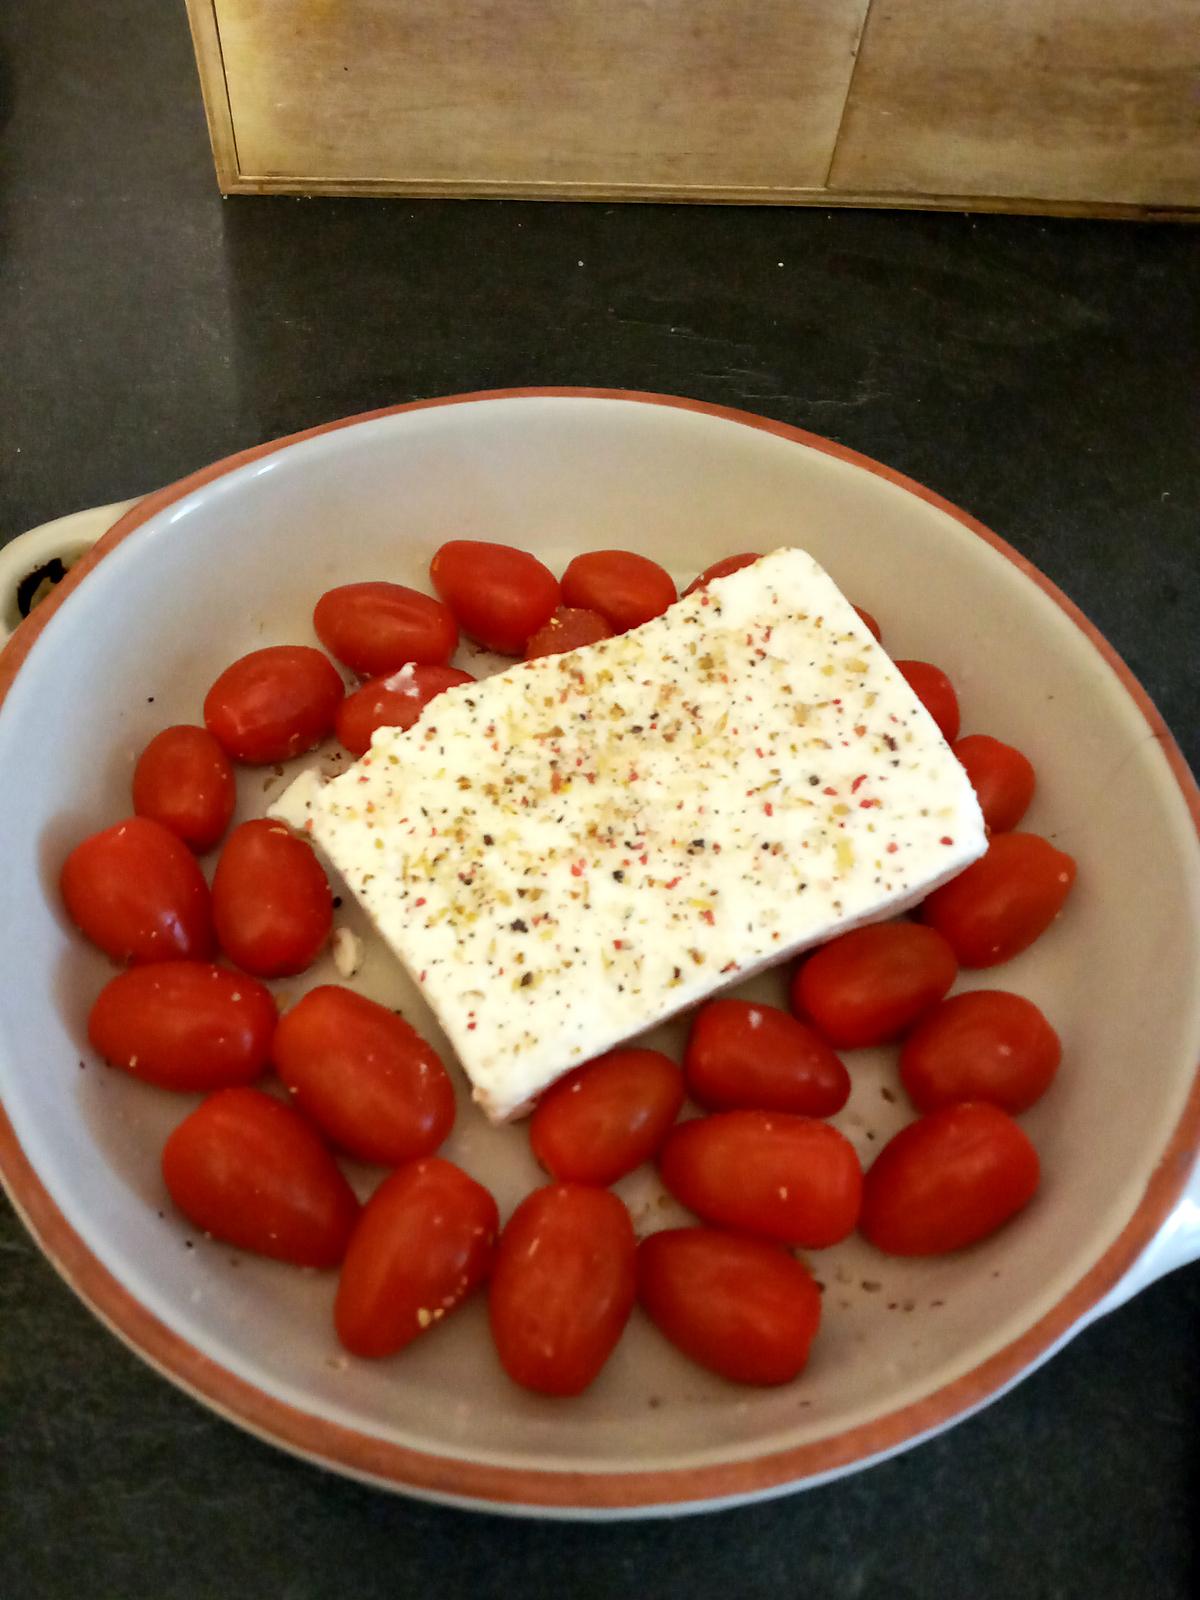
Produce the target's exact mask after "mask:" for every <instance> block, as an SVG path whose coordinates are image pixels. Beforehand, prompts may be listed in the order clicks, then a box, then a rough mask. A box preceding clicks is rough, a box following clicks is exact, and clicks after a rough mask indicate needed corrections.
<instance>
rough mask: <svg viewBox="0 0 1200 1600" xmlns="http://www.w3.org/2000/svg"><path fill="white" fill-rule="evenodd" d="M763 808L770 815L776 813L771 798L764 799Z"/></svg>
mask: <svg viewBox="0 0 1200 1600" xmlns="http://www.w3.org/2000/svg"><path fill="white" fill-rule="evenodd" d="M763 810H764V811H765V812H766V814H767V815H768V816H769V817H773V816H774V815H775V807H774V806H773V805H772V804H771V802H770V801H769V800H764V801H763Z"/></svg>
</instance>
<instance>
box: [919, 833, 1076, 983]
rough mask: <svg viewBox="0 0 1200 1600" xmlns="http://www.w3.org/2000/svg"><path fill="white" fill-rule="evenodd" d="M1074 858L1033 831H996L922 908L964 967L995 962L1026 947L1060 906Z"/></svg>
mask: <svg viewBox="0 0 1200 1600" xmlns="http://www.w3.org/2000/svg"><path fill="white" fill-rule="evenodd" d="M1074 882H1075V862H1074V860H1073V859H1072V858H1071V857H1070V856H1069V855H1066V854H1065V853H1064V852H1063V851H1062V850H1056V849H1055V848H1054V846H1053V845H1052V844H1050V843H1049V841H1048V840H1046V839H1043V838H1041V837H1040V835H1038V834H1036V833H998V834H995V835H994V836H993V838H992V841H991V843H990V844H989V845H988V848H987V854H986V855H984V856H981V857H980V859H979V860H978V861H974V862H972V863H971V865H970V866H969V867H968V868H967V870H966V871H965V872H961V873H960V874H959V875H958V877H957V878H952V879H951V880H950V882H949V883H945V884H943V885H942V887H941V888H940V889H935V890H934V891H933V893H932V894H931V895H930V896H929V898H928V899H927V900H926V901H925V903H924V905H923V906H922V908H921V915H922V916H923V917H924V918H925V921H926V922H927V923H928V924H929V925H930V927H932V928H936V929H937V931H938V932H939V933H940V934H942V935H943V937H944V938H946V939H947V940H949V942H950V944H951V946H952V947H953V950H954V953H955V955H956V956H957V957H958V959H959V961H960V962H961V963H962V965H963V966H964V967H995V966H998V965H999V964H1000V962H1002V961H1009V960H1011V959H1012V957H1013V956H1016V955H1020V953H1021V951H1022V950H1027V949H1028V948H1029V946H1030V945H1031V944H1032V943H1033V941H1034V940H1035V939H1036V938H1038V937H1039V936H1040V935H1041V934H1043V933H1044V932H1045V931H1046V929H1047V928H1048V927H1049V926H1050V924H1051V923H1052V922H1053V921H1054V919H1055V917H1056V916H1057V915H1058V913H1059V912H1060V911H1061V910H1062V908H1063V902H1064V901H1065V900H1066V898H1067V895H1068V894H1069V893H1070V892H1071V885H1072V884H1073V883H1074Z"/></svg>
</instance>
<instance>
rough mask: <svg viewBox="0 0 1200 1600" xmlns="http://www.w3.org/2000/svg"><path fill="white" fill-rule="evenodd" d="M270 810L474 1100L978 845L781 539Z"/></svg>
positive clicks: (518, 670) (554, 1068) (516, 1111)
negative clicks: (412, 998) (428, 1011)
mask: <svg viewBox="0 0 1200 1600" xmlns="http://www.w3.org/2000/svg"><path fill="white" fill-rule="evenodd" d="M272 815H274V816H276V817H279V818H281V819H283V820H284V821H286V822H289V823H290V824H291V825H292V826H294V827H297V828H300V829H303V830H304V831H305V832H307V833H308V835H309V836H310V837H311V838H312V840H313V841H314V843H316V844H317V845H318V846H319V848H320V849H321V850H322V851H323V853H324V854H325V856H326V857H327V858H328V859H329V860H330V861H331V862H332V864H333V866H334V867H335V868H336V869H337V871H338V872H339V873H340V874H341V876H342V877H343V878H344V880H345V882H346V884H347V886H348V887H349V888H350V890H351V891H352V892H353V893H354V894H355V895H356V896H357V898H358V899H359V901H360V902H361V903H362V905H363V907H364V908H365V910H366V912H367V914H368V915H369V917H370V918H371V920H372V922H373V923H374V926H375V927H376V929H377V930H378V932H379V933H380V935H381V936H382V937H383V939H385V940H386V941H387V943H388V944H389V945H390V946H391V948H392V949H393V950H394V951H395V952H396V954H397V955H398V956H399V957H400V960H401V961H402V962H403V963H404V965H405V967H406V968H407V970H408V971H409V973H410V974H411V975H412V977H413V979H414V980H415V981H416V983H417V984H419V985H420V988H421V990H422V992H423V994H424V995H425V997H426V999H427V1000H428V1002H429V1004H430V1006H431V1007H432V1009H433V1011H434V1012H435V1014H436V1015H437V1017H438V1019H439V1021H440V1022H441V1024H442V1026H443V1028H444V1029H445V1031H446V1034H447V1036H448V1037H449V1039H450V1041H451V1043H452V1045H453V1047H454V1049H455V1050H456V1051H457V1053H458V1056H459V1059H460V1060H461V1062H462V1066H463V1068H464V1070H465V1071H466V1073H467V1075H468V1077H469V1078H470V1080H471V1084H472V1087H473V1090H474V1096H475V1099H476V1100H477V1101H478V1102H479V1104H480V1105H481V1106H482V1107H483V1109H484V1111H485V1112H486V1113H487V1115H488V1116H489V1117H490V1118H491V1119H492V1120H494V1121H504V1120H506V1119H508V1118H510V1117H513V1116H516V1115H520V1114H521V1113H522V1112H524V1111H525V1110H527V1109H528V1108H529V1107H530V1105H531V1103H532V1102H533V1100H534V1099H535V1097H536V1096H537V1095H538V1094H539V1093H540V1092H541V1091H542V1090H544V1089H545V1088H546V1087H547V1086H548V1085H549V1084H551V1083H552V1082H553V1081H554V1080H555V1079H556V1078H557V1077H559V1076H560V1075H561V1074H562V1073H564V1072H566V1071H568V1070H569V1069H570V1068H571V1067H573V1066H576V1065H578V1064H579V1063H580V1062H582V1061H585V1060H588V1059H589V1058H591V1057H593V1056H596V1055H599V1054H600V1053H601V1052H602V1051H604V1050H607V1049H610V1048H612V1047H613V1046H614V1045H617V1044H619V1043H620V1042H621V1041H622V1040H625V1039H628V1038H630V1037H631V1036H633V1035H635V1034H638V1033H640V1032H642V1031H643V1030H644V1029H646V1028H649V1027H651V1026H653V1025H654V1024H655V1023H657V1022H660V1021H661V1020H662V1019H664V1018H665V1017H668V1016H670V1015H672V1014H673V1013H675V1012H677V1011H680V1010H682V1009H683V1008H685V1007H687V1006H691V1005H693V1004H695V1002H697V1001H699V1000H703V999H704V998H705V997H706V996H709V995H711V994H713V993H714V991H716V990H719V989H722V988H725V987H728V986H729V985H731V984H735V983H737V982H739V981H740V980H741V979H742V978H744V977H746V976H748V975H749V974H751V973H753V972H755V971H757V970H759V969H761V968H762V967H765V966H768V965H770V964H772V963H775V962H778V961H782V960H783V959H784V958H785V957H786V956H790V955H794V954H795V953H796V952H797V951H801V950H804V949H806V948H808V947H809V946H811V945H815V944H818V943H820V942H822V941H823V940H826V939H829V938H831V937H832V936H833V935H835V934H838V933H843V932H845V931H846V930H848V929H850V928H854V927H857V926H858V925H860V924H862V923H866V922H872V921H877V920H879V919H881V918H884V917H888V916H892V915H894V914H895V913H897V912H900V911H902V910H904V909H905V908H906V907H909V906H911V905H913V904H915V903H916V902H917V901H919V900H921V899H922V898H923V897H924V896H925V895H926V894H927V893H928V892H929V891H930V890H931V889H932V888H934V887H935V886H936V885H937V884H940V883H942V882H944V881H945V880H946V879H947V878H950V877H953V876H954V874H955V873H957V872H960V871H961V870H962V869H963V867H965V866H966V865H967V864H968V863H969V862H971V861H973V860H975V859H976V857H978V856H979V855H981V854H982V853H983V850H984V847H985V837H984V828H983V819H982V817H981V815H980V812H979V807H978V804H977V803H976V800H975V795H974V792H973V791H972V789H971V785H970V783H969V782H968V780H967V777H966V774H965V773H964V771H963V769H962V767H961V766H960V765H959V763H958V762H957V761H956V760H955V758H954V756H953V755H952V754H951V752H950V749H949V747H948V746H947V744H946V743H945V741H944V740H943V739H942V737H941V735H940V734H939V732H938V730H937V727H936V726H935V724H934V722H933V720H932V718H931V717H930V716H929V714H928V713H927V712H926V711H925V709H924V707H923V706H922V705H921V704H920V702H919V701H918V700H917V698H916V696H915V695H914V694H913V692H912V690H911V689H910V688H909V687H908V685H907V683H905V681H904V679H903V678H902V677H901V675H900V673H899V672H898V671H897V669H896V667H895V666H894V665H893V663H892V661H891V660H890V658H889V657H888V656H887V655H886V654H885V652H884V651H883V650H882V649H881V648H880V646H879V645H877V644H876V643H875V641H874V639H873V638H872V637H871V635H870V634H869V633H868V632H867V630H866V629H865V628H864V627H863V625H862V623H861V622H860V620H859V618H858V617H857V615H856V614H855V612H854V609H853V607H852V606H851V605H850V604H849V602H848V601H847V600H846V599H845V597H844V596H843V595H842V594H841V592H840V591H839V590H838V588H837V587H836V585H835V584H834V583H833V581H832V580H831V579H830V578H829V577H828V576H827V575H826V573H825V572H824V571H823V570H822V569H821V568H820V567H819V566H818V565H817V563H816V562H815V561H814V560H813V559H812V557H811V556H809V555H807V554H806V553H805V552H804V551H802V550H795V549H783V550H777V551H775V552H774V553H773V554H771V555H768V556H764V557H763V558H762V559H761V560H760V561H758V562H756V563H755V564H754V565H753V566H750V567H747V568H744V569H743V570H742V571H740V572H736V573H734V574H732V575H731V576H729V577H727V578H723V579H720V580H719V581H717V582H715V583H713V584H712V585H711V587H710V588H709V589H708V590H707V591H705V592H698V593H696V594H693V595H691V596H690V597H688V598H686V599H683V600H680V601H679V602H678V603H677V604H676V605H673V606H672V607H671V608H670V610H669V611H667V612H666V613H665V615H663V616H661V617H658V618H656V619H655V620H654V621H653V622H648V623H646V624H644V625H643V626H642V627H640V628H636V629H634V630H633V631H631V632H629V633H626V634H624V635H623V636H621V637H619V638H615V639H608V640H604V641H603V642H601V643H599V644H594V645H590V646H588V647H587V648H585V649H580V650H573V651H569V652H567V653H566V654H563V655H559V656H550V657H545V658H543V659H540V660H536V661H532V662H522V663H519V664H517V665H515V666H512V667H510V668H508V669H507V670H506V671H503V672H500V673H497V674H496V675H495V676H493V677H490V678H487V679H485V680H483V681H481V682H480V683H478V684H464V685H461V686H460V687H457V688H454V689H449V690H447V691H445V692H444V693H443V694H441V695H439V696H438V697H437V698H436V699H435V700H433V701H432V702H431V703H430V704H429V705H428V706H427V707H426V708H425V710H424V711H423V713H422V715H421V717H420V719H419V720H418V721H417V722H416V724H415V725H414V726H413V727H412V728H410V729H408V730H407V731H401V730H400V729H396V728H387V729H380V730H379V731H378V732H377V733H376V735H375V737H374V739H373V741H372V744H371V748H370V750H369V751H368V752H367V754H366V755H365V756H363V757H362V759H361V760H360V761H358V762H357V763H356V764H355V765H354V766H353V767H351V768H349V769H348V770H347V771H346V772H344V773H343V774H341V775H340V776H339V777H337V778H334V779H333V780H331V781H329V782H327V783H323V784H322V783H321V782H320V781H319V779H318V778H317V776H316V774H315V773H313V772H309V773H306V774H303V775H302V776H301V777H300V778H299V779H297V781H296V782H295V783H294V784H293V785H292V786H291V787H290V788H289V789H288V790H287V791H286V792H285V794H284V795H283V796H281V797H280V800H279V801H278V802H277V804H276V805H275V806H274V807H273V808H272Z"/></svg>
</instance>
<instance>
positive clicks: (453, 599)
mask: <svg viewBox="0 0 1200 1600" xmlns="http://www.w3.org/2000/svg"><path fill="white" fill-rule="evenodd" d="M429 576H430V577H431V578H432V579H433V586H434V588H435V589H436V590H437V592H438V593H439V594H440V595H441V597H442V599H443V600H444V601H445V602H446V604H447V605H448V606H449V607H450V609H451V611H452V612H453V613H454V615H455V617H456V619H457V621H458V625H459V627H460V628H461V629H462V630H463V632H464V633H465V634H468V635H469V636H470V637H471V638H472V639H477V640H478V641H479V643H480V644H481V645H483V646H484V647H485V648H486V649H488V650H495V651H497V652H498V653H499V654H500V655H502V656H519V655H520V654H521V652H522V651H523V650H524V648H525V641H526V639H528V638H529V637H530V636H531V635H532V634H535V633H536V632H537V631H538V629H539V628H540V627H541V626H542V625H543V624H544V623H546V622H548V621H549V620H550V617H551V616H552V615H553V613H554V608H555V607H556V606H557V605H558V604H559V602H560V601H561V599H562V592H561V590H560V589H559V586H558V579H557V578H556V577H555V576H554V574H553V573H552V572H551V571H550V569H549V568H548V567H544V566H543V565H542V563H541V562H540V561H539V560H538V559H537V557H536V556H531V555H530V554H529V552H528V551H527V550H517V549H514V547H513V546H512V545H509V544H490V543H488V542H487V540H484V539H451V540H450V542H449V544H444V545H443V546H442V547H441V549H440V550H439V551H438V552H437V554H436V555H435V556H434V558H433V560H432V561H431V562H430V564H429Z"/></svg>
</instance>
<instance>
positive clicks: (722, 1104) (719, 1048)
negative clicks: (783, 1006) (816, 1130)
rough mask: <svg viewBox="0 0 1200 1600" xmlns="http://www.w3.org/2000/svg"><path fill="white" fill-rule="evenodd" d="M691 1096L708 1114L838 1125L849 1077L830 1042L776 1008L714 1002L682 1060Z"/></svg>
mask: <svg viewBox="0 0 1200 1600" xmlns="http://www.w3.org/2000/svg"><path fill="white" fill-rule="evenodd" d="M683 1070H684V1073H685V1074H686V1076H687V1086H688V1093H689V1094H690V1095H691V1097H692V1099H693V1100H694V1101H695V1102H696V1104H697V1105H701V1106H704V1107H705V1108H706V1109H707V1110H709V1111H738V1110H751V1111H795V1112H798V1113H799V1114H800V1115H802V1116H807V1117H831V1116H832V1115H833V1114H834V1112H835V1111H840V1110H841V1109H842V1107H843V1106H844V1105H845V1104H846V1101H847V1100H848V1099H849V1098H850V1074H849V1073H848V1072H847V1071H846V1069H845V1067H844V1066H843V1065H842V1063H841V1061H840V1060H839V1059H838V1057H837V1056H836V1055H835V1054H834V1053H833V1050H832V1049H831V1048H830V1046H829V1045H828V1044H826V1042H825V1040H824V1039H822V1038H821V1036H820V1034H819V1033H816V1032H815V1031H814V1030H813V1029H812V1028H809V1027H807V1026H806V1025H805V1024H804V1023H803V1022H798V1021H797V1020H796V1018H795V1017H789V1016H788V1014H787V1012H786V1011H780V1010H779V1008H778V1007H777V1006H764V1005H759V1004H757V1003H753V1004H752V1003H751V1002H750V1001H748V1000H713V1001H710V1003H709V1004H708V1005H706V1006H702V1007H701V1009H700V1010H699V1011H698V1012H697V1013H696V1015H695V1018H694V1020H693V1022H692V1031H691V1034H690V1035H689V1037H688V1042H687V1049H686V1050H685V1052H684V1056H683Z"/></svg>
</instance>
